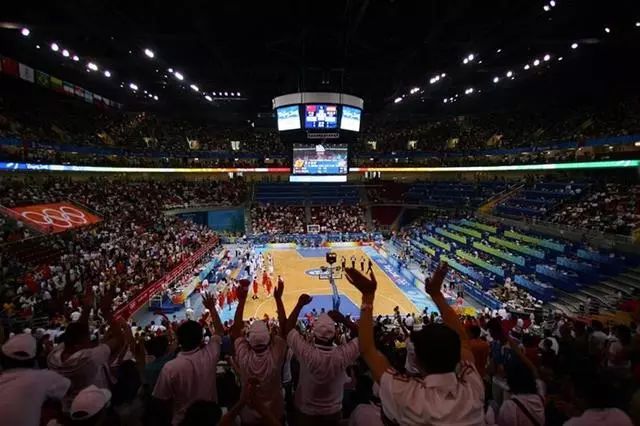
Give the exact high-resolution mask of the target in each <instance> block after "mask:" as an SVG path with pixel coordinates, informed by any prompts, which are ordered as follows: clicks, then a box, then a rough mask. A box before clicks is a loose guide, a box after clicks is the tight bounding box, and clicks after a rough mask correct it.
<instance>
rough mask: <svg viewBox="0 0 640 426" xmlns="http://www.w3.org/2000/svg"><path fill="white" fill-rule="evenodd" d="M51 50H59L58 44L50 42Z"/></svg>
mask: <svg viewBox="0 0 640 426" xmlns="http://www.w3.org/2000/svg"><path fill="white" fill-rule="evenodd" d="M51 50H53V51H54V52H57V51H58V50H60V46H58V44H57V43H51Z"/></svg>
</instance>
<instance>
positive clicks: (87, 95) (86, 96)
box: [84, 90, 93, 104]
mask: <svg viewBox="0 0 640 426" xmlns="http://www.w3.org/2000/svg"><path fill="white" fill-rule="evenodd" d="M84 101H85V102H87V103H90V104H92V103H93V93H91V92H90V91H88V90H85V91H84Z"/></svg>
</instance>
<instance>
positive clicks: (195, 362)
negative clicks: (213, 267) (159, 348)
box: [153, 294, 224, 426]
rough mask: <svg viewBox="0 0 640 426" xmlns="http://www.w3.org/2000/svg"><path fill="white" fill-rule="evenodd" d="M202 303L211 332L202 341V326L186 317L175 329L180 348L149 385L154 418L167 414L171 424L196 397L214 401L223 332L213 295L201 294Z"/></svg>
mask: <svg viewBox="0 0 640 426" xmlns="http://www.w3.org/2000/svg"><path fill="white" fill-rule="evenodd" d="M202 304H203V305H204V306H205V307H206V308H207V309H209V312H210V315H211V320H212V322H213V328H214V333H215V334H214V335H213V336H211V339H210V340H209V343H207V344H206V345H203V342H202V340H203V335H204V333H203V328H202V326H201V325H200V323H198V322H196V321H186V322H185V323H183V324H182V325H181V326H180V327H179V328H178V331H177V333H176V334H177V337H178V345H179V346H180V352H179V353H178V355H177V356H176V358H175V359H173V360H171V361H169V362H167V363H166V364H165V365H164V367H163V368H162V371H160V376H159V377H158V381H157V382H156V386H155V388H154V389H153V398H154V408H155V414H156V415H158V416H159V419H158V421H162V420H163V418H168V417H169V413H168V412H167V411H169V412H170V413H171V414H170V417H171V418H172V424H173V426H177V425H179V424H180V421H181V420H182V417H183V416H184V414H185V412H186V410H187V408H189V406H190V405H191V404H192V403H193V402H194V401H198V400H204V401H213V402H217V401H218V392H217V389H216V365H217V364H218V360H219V359H220V345H221V343H222V340H221V338H222V334H223V332H224V329H223V326H222V322H221V321H220V316H219V315H218V311H217V310H216V298H215V297H214V296H213V295H211V294H204V295H203V296H202Z"/></svg>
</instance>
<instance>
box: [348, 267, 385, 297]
mask: <svg viewBox="0 0 640 426" xmlns="http://www.w3.org/2000/svg"><path fill="white" fill-rule="evenodd" d="M345 274H346V277H347V281H349V282H350V283H351V285H353V286H354V287H355V288H357V289H358V290H360V293H362V294H374V293H375V292H376V289H377V288H378V282H377V281H376V277H375V275H374V274H373V272H371V274H370V275H369V278H367V277H366V276H365V275H364V274H363V273H362V272H360V271H358V270H357V269H356V268H346V269H345Z"/></svg>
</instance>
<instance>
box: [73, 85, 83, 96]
mask: <svg viewBox="0 0 640 426" xmlns="http://www.w3.org/2000/svg"><path fill="white" fill-rule="evenodd" d="M75 94H76V96H79V97H81V98H84V89H83V88H82V87H80V86H76V87H75Z"/></svg>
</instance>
